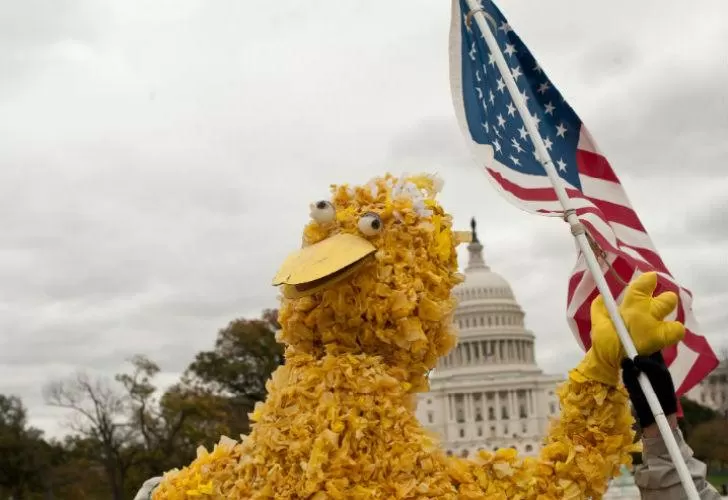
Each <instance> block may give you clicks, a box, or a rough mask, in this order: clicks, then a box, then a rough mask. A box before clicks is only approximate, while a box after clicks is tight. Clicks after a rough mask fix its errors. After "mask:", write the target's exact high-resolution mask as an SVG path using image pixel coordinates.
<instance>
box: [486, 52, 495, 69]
mask: <svg viewBox="0 0 728 500" xmlns="http://www.w3.org/2000/svg"><path fill="white" fill-rule="evenodd" d="M488 64H490V65H491V66H493V67H494V68H495V56H494V55H493V54H488Z"/></svg>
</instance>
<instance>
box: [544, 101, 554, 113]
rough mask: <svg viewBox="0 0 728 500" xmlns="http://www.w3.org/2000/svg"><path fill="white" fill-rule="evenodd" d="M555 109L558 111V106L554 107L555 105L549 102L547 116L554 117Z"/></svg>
mask: <svg viewBox="0 0 728 500" xmlns="http://www.w3.org/2000/svg"><path fill="white" fill-rule="evenodd" d="M555 109H556V106H554V105H553V103H551V102H549V103H548V104H547V105H546V114H547V115H553V114H554V110H555Z"/></svg>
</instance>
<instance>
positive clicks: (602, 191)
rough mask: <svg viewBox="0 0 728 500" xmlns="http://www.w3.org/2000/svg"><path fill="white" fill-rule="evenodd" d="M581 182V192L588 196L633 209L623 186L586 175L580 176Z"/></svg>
mask: <svg viewBox="0 0 728 500" xmlns="http://www.w3.org/2000/svg"><path fill="white" fill-rule="evenodd" d="M579 181H580V182H581V191H582V192H583V193H584V194H585V195H586V196H588V197H590V198H596V199H597V200H604V201H608V202H609V203H614V204H615V205H621V206H623V207H628V208H630V209H631V208H632V205H631V204H630V202H629V199H628V198H627V193H625V192H624V189H623V188H622V185H621V184H617V183H615V182H611V181H605V180H604V179H598V178H596V177H591V176H588V175H584V174H579Z"/></svg>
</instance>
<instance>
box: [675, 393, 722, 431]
mask: <svg viewBox="0 0 728 500" xmlns="http://www.w3.org/2000/svg"><path fill="white" fill-rule="evenodd" d="M680 405H681V406H682V409H683V418H682V419H680V421H679V425H680V430H682V432H683V434H684V436H685V439H688V438H689V437H690V435H691V434H692V433H693V431H694V429H695V428H696V427H698V426H699V425H700V424H703V423H705V422H710V421H711V420H714V419H716V418H718V417H719V416H720V415H719V414H718V412H716V411H714V410H711V409H710V408H708V407H707V406H703V405H701V404H700V403H696V402H695V401H693V400H691V399H688V398H685V397H683V398H680Z"/></svg>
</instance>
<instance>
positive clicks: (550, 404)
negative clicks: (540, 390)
mask: <svg viewBox="0 0 728 500" xmlns="http://www.w3.org/2000/svg"><path fill="white" fill-rule="evenodd" d="M549 411H550V412H551V414H552V415H553V414H554V413H556V405H555V404H554V403H549Z"/></svg>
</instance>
